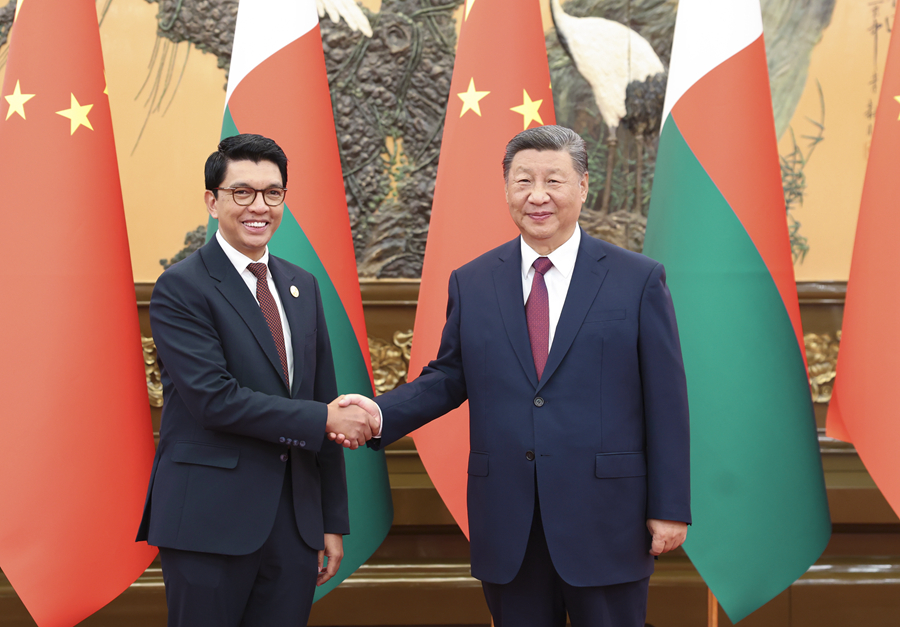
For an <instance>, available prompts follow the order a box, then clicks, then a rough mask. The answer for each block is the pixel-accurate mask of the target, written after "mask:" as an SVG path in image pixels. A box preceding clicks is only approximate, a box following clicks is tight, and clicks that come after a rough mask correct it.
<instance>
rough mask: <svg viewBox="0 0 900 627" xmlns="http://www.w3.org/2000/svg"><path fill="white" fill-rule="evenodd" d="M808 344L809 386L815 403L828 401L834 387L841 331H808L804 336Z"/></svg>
mask: <svg viewBox="0 0 900 627" xmlns="http://www.w3.org/2000/svg"><path fill="white" fill-rule="evenodd" d="M803 343H804V344H805V345H806V363H807V369H808V374H809V388H810V391H811V393H812V400H813V402H814V403H827V402H829V401H830V400H831V391H832V390H833V389H834V376H835V369H836V367H837V356H838V349H839V348H840V346H841V332H840V331H836V332H835V333H834V335H832V334H831V333H821V334H819V333H807V334H805V335H804V336H803Z"/></svg>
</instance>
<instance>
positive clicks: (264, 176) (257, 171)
mask: <svg viewBox="0 0 900 627" xmlns="http://www.w3.org/2000/svg"><path fill="white" fill-rule="evenodd" d="M224 182H225V183H254V184H255V185H258V186H260V187H264V186H269V185H281V184H282V180H281V170H279V169H278V166H277V165H276V164H275V162H273V161H260V162H259V163H254V162H253V161H250V160H249V159H241V160H239V161H229V162H228V166H227V167H226V168H225V181H224Z"/></svg>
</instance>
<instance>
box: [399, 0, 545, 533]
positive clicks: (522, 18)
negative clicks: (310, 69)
mask: <svg viewBox="0 0 900 627" xmlns="http://www.w3.org/2000/svg"><path fill="white" fill-rule="evenodd" d="M462 19H463V23H462V30H461V32H460V35H459V46H458V48H457V52H456V64H455V65H454V68H453V80H452V82H451V84H450V100H449V102H448V105H447V119H446V122H445V123H444V137H443V140H442V144H441V159H440V163H439V165H438V175H437V182H436V184H435V191H434V204H433V205H432V210H431V224H430V227H429V231H428V243H427V244H426V246H425V262H424V266H423V268H422V285H421V288H420V291H419V303H418V307H417V309H416V325H415V334H414V337H415V341H414V342H413V349H412V355H411V358H410V365H409V372H410V377H411V378H413V377H414V376H416V375H418V373H419V372H420V371H421V370H422V367H423V366H425V365H426V364H427V363H428V362H429V361H430V360H431V359H434V357H435V356H436V355H437V351H438V346H439V345H440V338H441V329H443V326H444V321H445V320H446V310H447V285H448V282H449V279H450V273H451V272H452V271H453V270H455V269H456V268H458V267H459V266H461V265H463V264H464V263H466V262H468V261H471V260H472V259H474V258H475V257H477V256H478V255H480V254H482V253H484V252H487V251H488V250H490V249H491V248H494V247H496V246H499V245H500V244H502V243H503V242H507V241H509V240H511V239H512V238H513V237H515V236H516V235H518V234H519V231H518V229H517V228H516V225H515V224H514V223H513V221H512V219H511V218H510V216H509V210H508V208H507V205H506V200H505V196H504V189H505V188H504V184H503V168H502V166H501V162H502V160H503V154H504V149H505V148H506V143H507V142H508V141H509V140H510V139H512V138H513V136H514V135H516V134H517V133H520V132H522V131H523V130H525V129H526V128H529V127H532V126H540V125H542V124H555V123H556V117H555V114H554V112H553V95H552V92H551V90H550V69H549V67H548V65H547V49H546V47H545V45H544V31H543V27H542V25H541V10H540V3H539V2H538V0H468V1H467V2H466V5H465V9H464V13H463V18H462ZM413 438H414V439H415V442H416V448H417V449H418V451H419V455H420V457H421V458H422V462H423V463H424V464H425V468H426V470H428V474H429V475H430V477H431V480H432V481H433V482H434V485H435V487H436V488H437V490H438V492H439V493H440V495H441V498H443V499H444V503H446V505H447V507H448V509H449V510H450V513H451V514H453V518H455V519H456V522H457V524H458V525H459V526H460V528H461V529H462V530H463V532H464V533H465V534H466V536H468V535H469V524H468V520H467V517H466V463H467V460H468V453H469V411H468V405H467V404H466V405H463V406H462V407H460V408H459V409H457V410H455V411H453V412H450V413H449V414H447V415H446V416H444V417H443V418H440V419H438V420H435V421H434V422H432V423H430V424H428V425H426V426H425V427H422V428H421V429H419V430H418V431H416V432H415V433H413Z"/></svg>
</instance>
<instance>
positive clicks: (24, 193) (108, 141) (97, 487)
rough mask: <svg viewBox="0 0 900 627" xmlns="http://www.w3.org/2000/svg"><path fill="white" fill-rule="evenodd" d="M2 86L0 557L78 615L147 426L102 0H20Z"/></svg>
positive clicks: (145, 464)
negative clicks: (98, 3) (97, 2)
mask: <svg viewBox="0 0 900 627" xmlns="http://www.w3.org/2000/svg"><path fill="white" fill-rule="evenodd" d="M16 10H17V15H16V19H15V22H14V24H13V27H12V31H11V39H10V45H9V60H8V62H7V65H6V76H5V79H4V82H3V98H2V99H0V146H2V150H0V189H2V190H3V196H4V211H5V213H6V216H7V220H6V222H7V228H6V231H7V237H6V244H5V246H6V247H5V248H4V250H5V251H6V263H5V264H4V265H5V267H4V269H3V272H0V294H2V297H0V351H2V357H0V398H2V399H3V410H2V412H0V568H2V569H3V573H4V574H5V575H6V576H7V577H8V578H9V581H10V583H11V584H12V586H13V588H15V590H16V593H17V594H18V595H19V598H20V599H21V600H22V602H23V603H24V604H25V607H26V608H27V609H28V611H29V612H30V613H31V616H32V617H33V618H34V620H35V621H36V622H37V624H38V625H40V626H41V627H70V626H71V625H74V624H76V623H78V622H81V621H82V620H83V619H85V618H86V617H88V616H89V615H91V614H93V613H94V612H96V611H97V610H98V609H100V608H101V607H103V606H104V605H106V604H107V603H109V602H110V601H111V600H113V599H114V598H115V597H116V596H118V595H119V593H121V592H122V591H123V590H125V589H126V588H127V587H128V586H129V585H130V584H131V583H132V582H133V581H134V580H135V579H137V578H138V577H139V576H140V574H141V573H142V572H144V569H145V568H146V567H147V566H148V565H149V564H150V562H151V561H152V560H153V557H154V556H155V555H156V549H155V548H153V547H149V546H147V544H146V543H141V544H135V542H134V530H135V529H137V527H138V523H139V522H140V520H141V511H142V509H143V504H144V497H145V496H146V489H147V481H148V479H149V478H150V468H151V466H152V464H153V431H152V428H151V424H150V405H149V403H148V401H147V384H146V380H145V375H144V367H143V359H142V355H141V343H140V342H141V338H140V331H139V328H138V317H137V308H136V306H135V302H134V279H133V277H132V274H131V257H130V255H129V252H128V234H127V232H126V229H125V213H124V211H123V207H122V191H121V188H120V186H119V171H118V167H117V164H116V150H115V144H114V140H113V131H112V121H111V119H110V114H109V100H108V98H107V95H106V79H105V78H104V75H103V56H102V53H101V51H100V31H99V29H98V28H97V11H96V8H95V7H94V0H77V1H76V0H24V1H22V0H20V1H19V4H18V5H17V7H16Z"/></svg>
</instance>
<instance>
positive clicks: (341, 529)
mask: <svg viewBox="0 0 900 627" xmlns="http://www.w3.org/2000/svg"><path fill="white" fill-rule="evenodd" d="M316 327H317V329H318V332H317V339H316V382H315V391H314V398H315V400H317V401H321V402H322V403H329V402H331V401H333V400H334V399H335V398H336V397H337V395H338V391H337V380H336V379H335V374H334V356H333V355H332V353H331V339H330V336H329V335H328V327H327V325H326V323H325V310H324V308H323V306H322V295H321V294H320V292H319V283H318V281H317V282H316ZM323 429H324V425H323ZM317 461H318V464H319V473H320V478H321V486H322V516H323V519H324V524H325V533H340V534H347V533H350V511H349V505H348V501H347V472H346V469H345V466H344V447H343V446H341V445H339V444H335V443H334V442H332V441H331V440H327V439H326V440H325V441H324V442H323V443H322V448H321V449H320V450H319V455H318V458H317Z"/></svg>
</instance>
